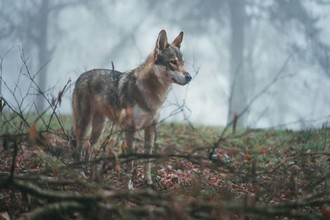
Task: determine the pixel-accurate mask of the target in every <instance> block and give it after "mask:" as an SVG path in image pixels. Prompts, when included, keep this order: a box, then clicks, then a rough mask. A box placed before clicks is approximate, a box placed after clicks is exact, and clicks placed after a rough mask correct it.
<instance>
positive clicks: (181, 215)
mask: <svg viewBox="0 0 330 220" xmlns="http://www.w3.org/2000/svg"><path fill="white" fill-rule="evenodd" d="M41 130H42V129H39V128H36V127H34V126H31V127H30V128H29V129H28V130H27V131H26V136H24V135H21V136H19V135H18V133H17V132H16V133H15V134H11V133H10V132H9V133H8V132H7V133H6V134H4V133H2V134H1V136H0V137H1V140H2V141H1V143H0V147H1V154H0V156H1V160H0V181H1V182H0V183H1V185H0V186H1V187H0V219H16V218H19V217H26V218H31V219H45V218H50V219H52V218H54V219H110V218H111V219H328V218H329V219H330V211H329V210H330V196H329V195H330V193H329V192H330V188H329V187H330V171H329V168H330V130H329V129H326V128H324V129H315V130H305V131H297V132H294V131H289V130H242V131H238V132H236V133H235V134H231V133H229V132H227V133H226V134H225V135H223V136H220V134H221V132H222V129H221V128H218V127H207V126H194V125H189V124H177V123H162V124H160V125H159V126H158V135H157V143H156V147H155V150H154V154H153V155H144V154H143V136H142V134H143V133H142V132H139V133H138V134H137V135H136V146H135V148H136V154H133V155H127V156H123V155H122V154H121V149H122V146H123V142H122V141H121V139H122V135H120V134H119V133H118V132H116V131H113V130H112V127H111V126H110V125H109V126H108V127H107V128H106V129H105V132H104V136H103V137H102V138H101V140H100V141H99V143H98V144H97V146H96V149H94V150H93V152H92V153H91V157H90V158H89V160H88V161H86V162H85V163H83V164H77V163H74V162H73V160H72V146H71V145H72V144H71V142H72V141H71V142H70V138H69V136H68V135H67V134H66V133H65V132H64V131H63V129H52V130H51V131H50V129H48V130H47V132H41ZM109 134H112V135H109ZM23 137H25V138H23ZM146 159H151V161H152V164H153V167H152V178H153V180H154V184H153V186H148V185H146V184H145V183H144V181H143V164H144V163H145V162H146ZM131 160H134V161H135V166H134V167H135V169H134V172H133V174H127V171H126V169H125V167H126V166H125V163H127V162H128V161H131ZM82 166H83V167H84V168H85V170H87V171H86V172H85V176H86V178H85V177H83V176H84V175H82V172H81V171H80V168H81V167H82ZM130 179H131V180H132V181H129V180H130Z"/></svg>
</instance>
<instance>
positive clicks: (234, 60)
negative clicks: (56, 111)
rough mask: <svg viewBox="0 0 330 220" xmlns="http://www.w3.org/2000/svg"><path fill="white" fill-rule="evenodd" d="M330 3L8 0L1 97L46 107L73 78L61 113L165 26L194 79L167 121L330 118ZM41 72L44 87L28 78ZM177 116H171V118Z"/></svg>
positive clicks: (248, 123) (258, 124) (274, 123)
mask: <svg viewBox="0 0 330 220" xmlns="http://www.w3.org/2000/svg"><path fill="white" fill-rule="evenodd" d="M329 12H330V1H326V0H301V1H296V0H221V1H219V0H204V1H203V0H182V1H175V0H168V1H156V0H130V1H128V0H127V1H115V0H112V1H111V0H100V1H87V0H80V1H78V0H29V1H21V0H1V1H0V56H1V57H0V58H1V60H0V61H1V66H0V67H1V69H0V73H1V75H0V76H1V87H0V92H1V93H0V95H1V97H3V98H4V99H6V100H8V101H10V102H11V103H13V104H14V105H18V106H20V105H21V107H23V109H24V110H25V111H32V110H35V109H37V110H38V111H43V110H44V109H45V108H46V107H47V103H45V102H44V100H45V99H44V98H42V96H41V95H40V91H41V92H43V93H44V94H45V95H46V97H47V98H49V99H50V100H51V99H52V98H53V97H57V94H58V92H59V91H60V90H61V89H62V88H63V87H64V86H65V85H66V83H67V82H68V80H70V79H71V84H70V85H71V86H69V87H68V89H67V90H66V92H65V94H64V97H63V100H62V103H61V107H60V112H61V113H62V114H71V93H72V89H73V83H74V82H75V80H76V79H77V78H78V76H79V75H80V74H81V73H82V72H84V71H86V70H89V69H93V68H108V69H111V68H112V65H111V62H112V61H113V63H114V66H115V69H117V70H119V71H126V70H130V69H133V68H135V67H137V66H138V65H139V64H140V63H142V62H143V61H144V59H145V58H146V57H147V56H148V55H149V53H151V52H152V50H153V49H154V46H155V42H156V39H157V36H158V33H159V31H160V30H161V29H165V30H166V31H167V34H168V39H169V41H170V42H171V41H172V40H173V39H174V38H175V37H176V36H177V35H178V34H179V32H180V31H181V30H182V31H184V33H185V35H184V40H183V43H182V47H181V50H182V52H183V54H184V57H185V65H186V69H187V70H188V71H189V72H190V73H191V75H192V76H193V80H192V81H191V83H190V84H189V85H188V86H184V87H181V86H179V85H174V86H173V90H172V91H171V92H170V94H169V97H168V101H167V102H166V103H165V105H164V109H163V114H162V118H167V120H180V121H182V120H189V121H191V122H193V123H198V124H206V125H226V124H227V123H230V122H231V121H232V120H233V119H234V118H238V121H237V124H238V126H241V127H253V128H270V127H276V128H290V129H305V128H315V127H320V126H328V125H329V122H330V92H329V89H330V57H329V52H330V25H329V24H330V18H329V16H330V13H329ZM24 62H25V63H26V65H27V67H28V70H29V72H30V73H31V74H32V75H34V76H35V78H33V79H35V80H36V82H37V83H38V85H39V88H37V87H36V86H34V85H32V84H31V83H30V82H29V80H30V79H29V77H27V69H26V68H24ZM169 116H170V117H169Z"/></svg>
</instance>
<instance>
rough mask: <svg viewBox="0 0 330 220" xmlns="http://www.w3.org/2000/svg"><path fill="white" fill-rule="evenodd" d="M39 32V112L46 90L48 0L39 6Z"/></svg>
mask: <svg viewBox="0 0 330 220" xmlns="http://www.w3.org/2000/svg"><path fill="white" fill-rule="evenodd" d="M39 13H40V14H39V22H38V23H39V28H38V30H39V32H38V36H37V41H38V42H35V43H36V46H37V48H38V65H39V76H38V86H39V89H40V90H39V91H38V92H39V94H38V95H37V100H36V107H37V110H38V111H39V112H41V111H44V110H45V103H46V100H45V98H44V97H43V95H42V94H45V92H46V84H47V63H48V61H49V59H50V52H49V49H48V45H47V44H48V18H49V17H48V16H49V0H43V1H41V7H40V10H39Z"/></svg>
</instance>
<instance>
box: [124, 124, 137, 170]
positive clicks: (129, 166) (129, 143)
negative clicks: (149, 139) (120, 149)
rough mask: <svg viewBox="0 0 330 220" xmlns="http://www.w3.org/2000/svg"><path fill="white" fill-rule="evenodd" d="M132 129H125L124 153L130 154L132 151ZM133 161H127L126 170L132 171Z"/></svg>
mask: <svg viewBox="0 0 330 220" xmlns="http://www.w3.org/2000/svg"><path fill="white" fill-rule="evenodd" d="M134 133H135V132H134V130H132V129H129V130H126V131H125V143H126V149H125V154H126V155H130V154H132V153H134ZM133 166H134V161H133V160H132V161H130V162H128V163H127V170H128V172H129V173H131V172H132V171H133Z"/></svg>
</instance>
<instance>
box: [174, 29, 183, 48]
mask: <svg viewBox="0 0 330 220" xmlns="http://www.w3.org/2000/svg"><path fill="white" fill-rule="evenodd" d="M182 40H183V31H181V32H180V34H179V35H178V36H177V37H176V38H175V39H174V41H173V43H172V44H174V45H175V46H176V47H177V48H179V49H180V47H181V43H182Z"/></svg>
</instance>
